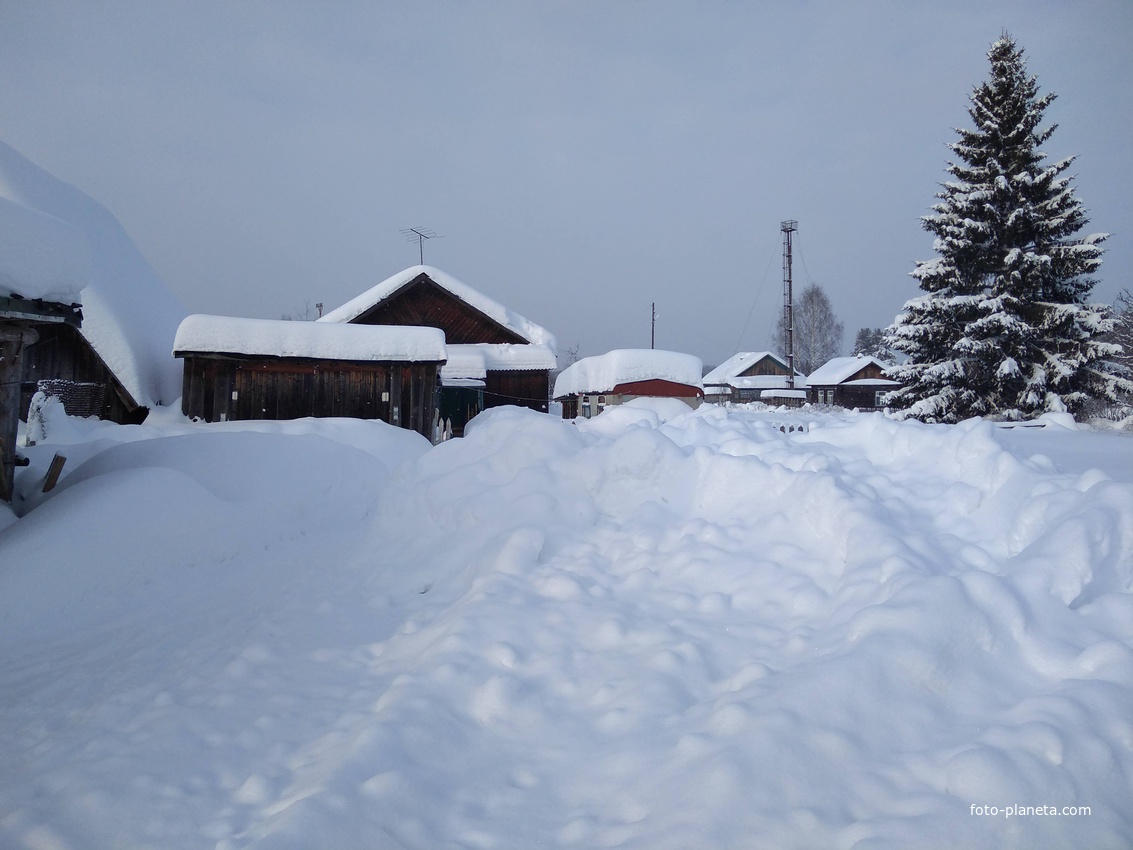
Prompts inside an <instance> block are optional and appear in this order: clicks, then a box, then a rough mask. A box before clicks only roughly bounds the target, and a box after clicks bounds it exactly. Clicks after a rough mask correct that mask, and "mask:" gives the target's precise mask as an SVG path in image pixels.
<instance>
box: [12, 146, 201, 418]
mask: <svg viewBox="0 0 1133 850" xmlns="http://www.w3.org/2000/svg"><path fill="white" fill-rule="evenodd" d="M0 198H3V199H4V200H6V201H8V202H9V203H10V204H13V205H16V206H18V207H22V208H23V209H25V210H32V211H38V212H39V213H40V214H42V215H44V216H48V217H50V218H53V219H56V220H60V221H62V222H65V223H66V224H68V225H70V226H71V227H72V228H74V230H75V231H77V232H78V233H79V234H81V235H82V237H83V238H84V239H85V241H86V244H87V246H88V249H89V263H90V273H89V275H87V276H86V277H87V280H88V282H87V283H86V286H85V288H84V289H83V290H82V293H81V300H82V305H83V324H82V334H83V336H84V337H86V339H87V341H88V342H89V343H90V345H91V347H92V348H93V349H94V350H95V351H96V352H98V355H99V357H101V358H102V360H103V361H104V362H105V363H106V365H107V366H108V367H109V368H110V370H111V371H112V372H113V373H114V374H115V376H116V377H117V378H118V380H119V381H121V382H122V385H123V386H124V387H125V388H126V391H127V392H128V393H130V395H131V396H133V398H134V401H136V402H138V404H141V405H144V406H147V407H152V406H153V405H154V404H156V403H160V404H172V403H173V401H175V400H176V399H177V397H178V396H180V395H181V368H180V364H178V363H177V361H176V360H174V359H173V358H172V357H170V356H169V350H170V348H171V346H172V343H173V335H174V334H175V333H176V331H177V324H178V323H179V322H180V321H181V319H182V318H184V316H185V313H186V312H187V311H186V310H185V308H184V306H182V305H181V303H180V302H179V301H178V299H177V298H176V296H174V295H173V293H172V292H170V291H169V289H168V288H167V287H166V285H165V284H164V283H163V282H162V281H161V280H160V279H159V278H158V276H157V275H156V274H155V273H154V271H153V269H152V268H150V265H149V263H147V262H146V260H145V258H144V257H142V255H141V253H140V252H139V251H138V249H137V247H136V246H135V245H134V243H133V242H132V241H131V240H130V237H129V236H128V235H126V231H125V230H123V229H122V225H121V224H119V223H118V220H117V219H116V218H115V217H114V216H113V215H112V214H111V213H110V212H109V211H108V210H107V209H106V208H105V207H103V206H102V205H101V204H99V203H98V202H97V201H94V200H93V199H91V198H89V197H88V196H87V195H85V194H83V193H82V192H80V191H79V190H78V189H76V188H75V187H74V186H71V185H69V184H67V183H64V182H62V181H61V180H58V179H56V178H55V177H53V176H51V175H50V174H48V173H47V172H46V171H44V170H43V169H42V168H40V167H39V166H37V165H35V164H34V163H32V162H30V161H29V160H28V159H27V158H25V157H24V156H22V155H21V154H20V153H18V152H17V151H15V150H14V149H12V148H11V147H9V146H8V145H6V144H4V143H3V142H0ZM8 212H9V214H10V215H12V216H13V217H16V218H19V219H20V220H21V221H22V224H18V225H17V226H18V227H19V226H22V227H27V228H32V229H34V228H35V227H36V225H34V224H32V223H31V219H30V218H28V216H27V214H26V213H25V212H23V210H16V211H15V212H13V211H12V210H11V209H9V211H8ZM39 224H40V225H42V229H41V230H40V231H39V234H40V237H42V236H43V235H44V234H48V233H54V234H56V235H57V236H58V235H59V234H62V233H69V232H70V231H68V230H66V228H62V227H59V226H57V225H54V224H49V223H45V222H44V221H42V220H41V221H40V222H39ZM0 232H2V228H0ZM37 238H38V237H37ZM60 239H61V242H60V244H64V243H66V244H67V246H68V247H67V248H66V249H65V250H66V251H67V252H68V254H69V256H68V257H60V256H52V257H51V258H50V259H48V258H47V257H44V262H45V263H48V264H51V263H63V266H64V268H65V269H68V270H69V271H68V274H70V275H79V274H81V272H80V271H79V264H80V259H79V255H78V253H77V252H79V249H78V248H77V247H75V244H74V242H75V241H76V240H74V239H73V238H72V237H60ZM0 240H2V238H0ZM5 245H6V243H5V242H4V241H0V254H2V253H3V251H4V248H5ZM48 271H49V269H45V268H42V267H41V268H39V270H38V271H37V272H36V274H38V275H39V276H41V277H49V276H50V275H49V274H48ZM24 274H25V276H26V275H27V272H26V271H25V272H24ZM17 292H19V294H20V295H25V297H26V293H24V292H22V291H19V290H18V289H17Z"/></svg>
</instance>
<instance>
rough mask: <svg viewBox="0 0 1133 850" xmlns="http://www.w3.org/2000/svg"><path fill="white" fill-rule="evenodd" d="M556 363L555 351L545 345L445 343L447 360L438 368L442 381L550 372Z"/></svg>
mask: <svg viewBox="0 0 1133 850" xmlns="http://www.w3.org/2000/svg"><path fill="white" fill-rule="evenodd" d="M557 365H558V361H557V359H556V358H555V353H554V352H553V351H551V349H549V348H548V347H547V346H545V345H518V344H512V343H476V344H471V345H450V346H448V363H446V364H445V365H444V367H443V368H442V369H441V380H442V381H448V382H450V383H451V382H452V381H453V380H455V379H459V378H473V379H476V380H483V379H484V378H485V377H486V376H487V374H488V372H498V371H547V372H549V371H551V370H552V369H554V368H555V367H556V366H557Z"/></svg>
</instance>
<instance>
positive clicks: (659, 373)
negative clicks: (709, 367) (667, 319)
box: [554, 348, 704, 419]
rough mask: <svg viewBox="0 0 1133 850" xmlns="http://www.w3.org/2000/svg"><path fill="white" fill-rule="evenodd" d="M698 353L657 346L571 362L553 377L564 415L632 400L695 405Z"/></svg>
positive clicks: (699, 393) (699, 389)
mask: <svg viewBox="0 0 1133 850" xmlns="http://www.w3.org/2000/svg"><path fill="white" fill-rule="evenodd" d="M703 369H704V367H703V365H702V363H701V361H700V358H699V357H694V356H693V355H691V354H680V353H678V352H675V351H657V350H655V349H650V348H645V349H635V348H629V349H617V350H615V351H610V352H607V353H606V354H599V355H597V356H594V357H583V358H582V359H581V360H579V361H578V362H576V363H572V364H571V365H570V366H568V367H567V368H565V369H563V371H562V372H561V373H560V374H559V376H558V378H557V379H556V380H555V390H554V398H555V401H557V402H559V403H560V404H562V406H563V418H564V419H576V418H578V417H579V416H581V417H583V418H584V419H589V418H590V417H592V416H597V415H598V414H599V413H601V412H602V411H603V410H605V409H606V408H607V407H610V406H612V405H616V404H624V403H625V402H627V401H630V400H631V399H635V398H675V399H679V400H680V401H683V402H684V403H685V404H687V405H688V406H689V407H692V408H696V407H698V406H699V405H700V403H701V401H702V400H703V399H704V387H703V384H702V383H701V373H702V372H703Z"/></svg>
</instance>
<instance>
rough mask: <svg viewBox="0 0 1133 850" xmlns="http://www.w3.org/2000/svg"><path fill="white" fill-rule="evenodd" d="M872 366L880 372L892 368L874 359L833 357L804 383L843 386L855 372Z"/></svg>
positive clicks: (869, 357)
mask: <svg viewBox="0 0 1133 850" xmlns="http://www.w3.org/2000/svg"><path fill="white" fill-rule="evenodd" d="M869 365H874V366H877V367H878V368H879V369H881V370H882V371H884V370H886V369H890V368H892V366H891V365H890V364H888V363H885V362H883V361H881V360H878V359H877V358H876V357H871V356H868V355H866V356H861V355H858V356H857V357H835V358H834V359H833V360H831V361H830V362H828V363H826V364H824V365H822V366H820V367H819V368H818V369H816V370H815V371H813V372H811V373H810V374H809V375H807V378H806V382H807V384H808V385H809V386H812V387H814V386H825V387H829V386H834V385H836V384H843V383H845V382H846V380H847V379H848V378H850V377H851V376H852V375H854V374H855V373H856V372H860V371H861V370H862V369H864V368H865V367H866V366H869Z"/></svg>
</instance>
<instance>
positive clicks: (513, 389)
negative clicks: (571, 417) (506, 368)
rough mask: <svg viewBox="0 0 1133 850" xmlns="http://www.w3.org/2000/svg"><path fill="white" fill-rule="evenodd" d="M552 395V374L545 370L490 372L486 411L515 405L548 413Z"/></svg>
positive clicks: (486, 382) (485, 399)
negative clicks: (491, 408)
mask: <svg viewBox="0 0 1133 850" xmlns="http://www.w3.org/2000/svg"><path fill="white" fill-rule="evenodd" d="M550 394H551V373H550V372H548V371H545V370H525V371H514V372H495V371H489V372H488V376H487V378H486V379H485V380H484V407H485V409H486V408H489V407H499V406H500V405H504V404H514V405H518V406H519V407H527V408H530V409H531V410H538V411H539V412H541V413H546V412H547V403H548V401H549V397H550Z"/></svg>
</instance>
